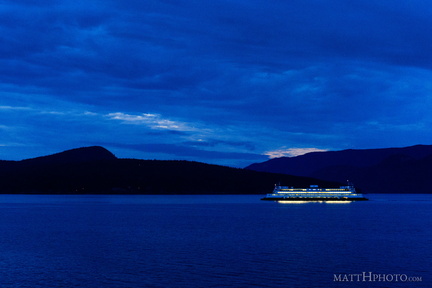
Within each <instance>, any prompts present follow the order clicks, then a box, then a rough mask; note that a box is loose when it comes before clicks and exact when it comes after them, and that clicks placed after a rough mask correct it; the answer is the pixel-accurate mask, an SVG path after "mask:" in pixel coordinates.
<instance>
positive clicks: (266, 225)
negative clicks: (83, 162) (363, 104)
mask: <svg viewBox="0 0 432 288" xmlns="http://www.w3.org/2000/svg"><path fill="white" fill-rule="evenodd" d="M368 196H369V197H370V199H371V201H367V202H353V203H349V204H329V203H306V204H279V203H274V202H266V201H260V200H259V198H260V197H259V196H256V195H246V196H237V195H228V196H46V195H0V231H1V233H0V287H2V288H3V287H44V288H45V287H432V261H431V259H432V229H431V228H432V195H368ZM363 272H366V273H369V272H372V273H374V274H375V273H376V274H405V275H407V277H421V280H422V281H421V282H409V281H406V282H395V281H394V280H393V281H392V282H388V281H387V282H385V281H375V282H372V281H366V282H363V281H357V280H356V279H353V280H354V281H350V282H340V281H334V277H335V276H334V275H341V274H342V275H346V274H361V273H363ZM341 279H342V278H341ZM381 279H382V278H381ZM388 279H389V278H388ZM366 280H368V279H366Z"/></svg>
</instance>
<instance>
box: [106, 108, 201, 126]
mask: <svg viewBox="0 0 432 288" xmlns="http://www.w3.org/2000/svg"><path fill="white" fill-rule="evenodd" d="M106 116H107V117H108V118H109V119H113V120H121V121H122V122H123V123H126V124H136V125H145V126H147V127H149V128H151V129H161V130H175V131H196V130H197V129H196V128H194V127H191V126H189V125H188V124H186V123H183V122H180V121H173V120H169V119H165V118H162V116H161V115H159V114H151V113H143V114H140V115H131V114H126V113H122V112H115V113H109V114H107V115H106Z"/></svg>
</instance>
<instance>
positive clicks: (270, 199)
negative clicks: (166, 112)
mask: <svg viewBox="0 0 432 288" xmlns="http://www.w3.org/2000/svg"><path fill="white" fill-rule="evenodd" d="M261 200H264V201H367V200H369V199H367V198H364V197H361V198H311V197H308V198H294V197H293V198H284V197H278V198H276V197H264V198H261Z"/></svg>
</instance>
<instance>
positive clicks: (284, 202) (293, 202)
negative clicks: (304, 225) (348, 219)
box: [276, 200, 353, 204]
mask: <svg viewBox="0 0 432 288" xmlns="http://www.w3.org/2000/svg"><path fill="white" fill-rule="evenodd" d="M276 202H277V203H281V204H306V203H326V204H348V203H351V202H353V201H331V200H330V201H290V200H285V201H284V200H279V201H276Z"/></svg>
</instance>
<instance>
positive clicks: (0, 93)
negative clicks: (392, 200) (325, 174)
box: [0, 0, 432, 167]
mask: <svg viewBox="0 0 432 288" xmlns="http://www.w3.org/2000/svg"><path fill="white" fill-rule="evenodd" d="M0 13H1V15H0V37H1V38H0V39H1V40H0V41H1V45H0V76H1V77H0V159H4V160H20V159H25V158H31V157H37V156H41V155H47V154H51V153H56V152H60V151H63V150H67V149H71V148H77V147H83V146H90V145H102V146H104V147H106V148H107V149H109V150H110V151H112V152H113V153H114V154H116V156H118V157H121V158H139V159H184V160H193V161H201V162H207V163H215V164H222V165H228V166H235V167H244V166H246V165H248V164H250V163H253V162H261V161H265V160H267V159H269V158H271V157H279V156H290V155H298V154H301V153H305V152H308V151H314V150H342V149H364V148H384V147H402V146H409V145H415V144H432V133H430V132H429V127H431V122H432V113H431V112H430V111H431V108H432V53H431V51H432V4H431V3H430V2H429V1H420V0H409V1H406V0H402V1H369V0H351V1H345V0H327V1H322V0H321V1H320V0H311V1H297V0H292V1H282V0H272V1H268V0H265V1H264V0H262V1H259V0H248V1H244V0H242V1H236V0H231V1H224V0H221V1H206V0H199V1H198V0H191V1H175V0H161V1H138V0H128V1H124V0H121V1H120V0H104V1H94V0H86V1H77V0H74V1H72V0H63V1H59V0H56V1H54V0H39V1H31V0H19V1H18V0H14V1H0Z"/></svg>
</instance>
